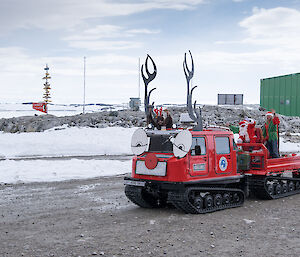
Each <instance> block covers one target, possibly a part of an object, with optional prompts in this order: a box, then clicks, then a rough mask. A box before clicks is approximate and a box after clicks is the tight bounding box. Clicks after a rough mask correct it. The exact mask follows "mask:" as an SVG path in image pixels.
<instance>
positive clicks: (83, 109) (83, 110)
mask: <svg viewBox="0 0 300 257" xmlns="http://www.w3.org/2000/svg"><path fill="white" fill-rule="evenodd" d="M85 62H86V57H85V56H84V57H83V108H82V113H83V114H84V112H85V66H86V65H85Z"/></svg>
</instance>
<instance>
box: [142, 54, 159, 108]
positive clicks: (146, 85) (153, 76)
mask: <svg viewBox="0 0 300 257" xmlns="http://www.w3.org/2000/svg"><path fill="white" fill-rule="evenodd" d="M149 59H150V60H151V62H152V65H153V69H154V71H153V73H150V72H149V69H148V60H149ZM145 70H146V73H147V76H148V78H146V77H145V75H144V65H142V67H141V72H142V77H143V80H144V84H145V99H144V105H145V113H146V114H147V113H148V109H149V100H150V95H151V93H152V92H153V91H154V90H155V89H156V88H153V89H151V90H150V91H149V94H148V85H149V83H150V82H151V81H152V80H153V79H154V78H155V77H156V74H157V69H156V65H155V63H154V61H153V59H152V58H151V56H150V55H149V54H147V58H146V61H145ZM153 104H154V102H153V103H152V105H153Z"/></svg>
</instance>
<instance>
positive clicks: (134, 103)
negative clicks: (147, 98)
mask: <svg viewBox="0 0 300 257" xmlns="http://www.w3.org/2000/svg"><path fill="white" fill-rule="evenodd" d="M140 105H141V99H140V98H139V97H131V98H130V101H129V107H130V109H131V110H133V111H138V110H139V109H140Z"/></svg>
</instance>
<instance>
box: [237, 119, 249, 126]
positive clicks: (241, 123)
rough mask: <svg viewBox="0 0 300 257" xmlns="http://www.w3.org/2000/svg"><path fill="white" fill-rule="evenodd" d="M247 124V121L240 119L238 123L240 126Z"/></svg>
mask: <svg viewBox="0 0 300 257" xmlns="http://www.w3.org/2000/svg"><path fill="white" fill-rule="evenodd" d="M247 124H248V122H247V121H246V120H242V121H241V122H240V123H239V125H240V126H244V125H247Z"/></svg>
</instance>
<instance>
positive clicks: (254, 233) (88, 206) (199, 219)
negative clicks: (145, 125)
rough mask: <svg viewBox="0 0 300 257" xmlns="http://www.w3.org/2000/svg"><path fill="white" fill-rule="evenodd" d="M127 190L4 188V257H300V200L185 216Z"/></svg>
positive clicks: (97, 185) (115, 183)
mask: <svg viewBox="0 0 300 257" xmlns="http://www.w3.org/2000/svg"><path fill="white" fill-rule="evenodd" d="M123 190H124V186H123V177H122V176H120V177H111V178H98V179H90V180H83V181H82V180H81V181H67V182H59V183H33V184H18V185H0V195H1V197H0V256H12V257H16V256H170V257H174V256H179V257H182V256H225V257H226V256H230V257H235V256H265V257H269V256H270V257H271V256H272V257H274V256H285V257H298V256H300V222H299V209H300V195H296V196H291V197H287V198H283V199H278V200H272V201H267V200H258V199H254V198H253V199H247V200H246V202H245V204H244V206H243V207H239V208H234V209H228V210H223V211H219V212H214V213H211V214H205V215H190V214H189V215H187V214H184V213H181V212H179V211H178V210H176V209H170V208H168V209H142V208H139V207H137V206H135V205H134V204H132V203H131V202H129V201H128V200H127V199H126V197H125V195H124V191H123Z"/></svg>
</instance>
